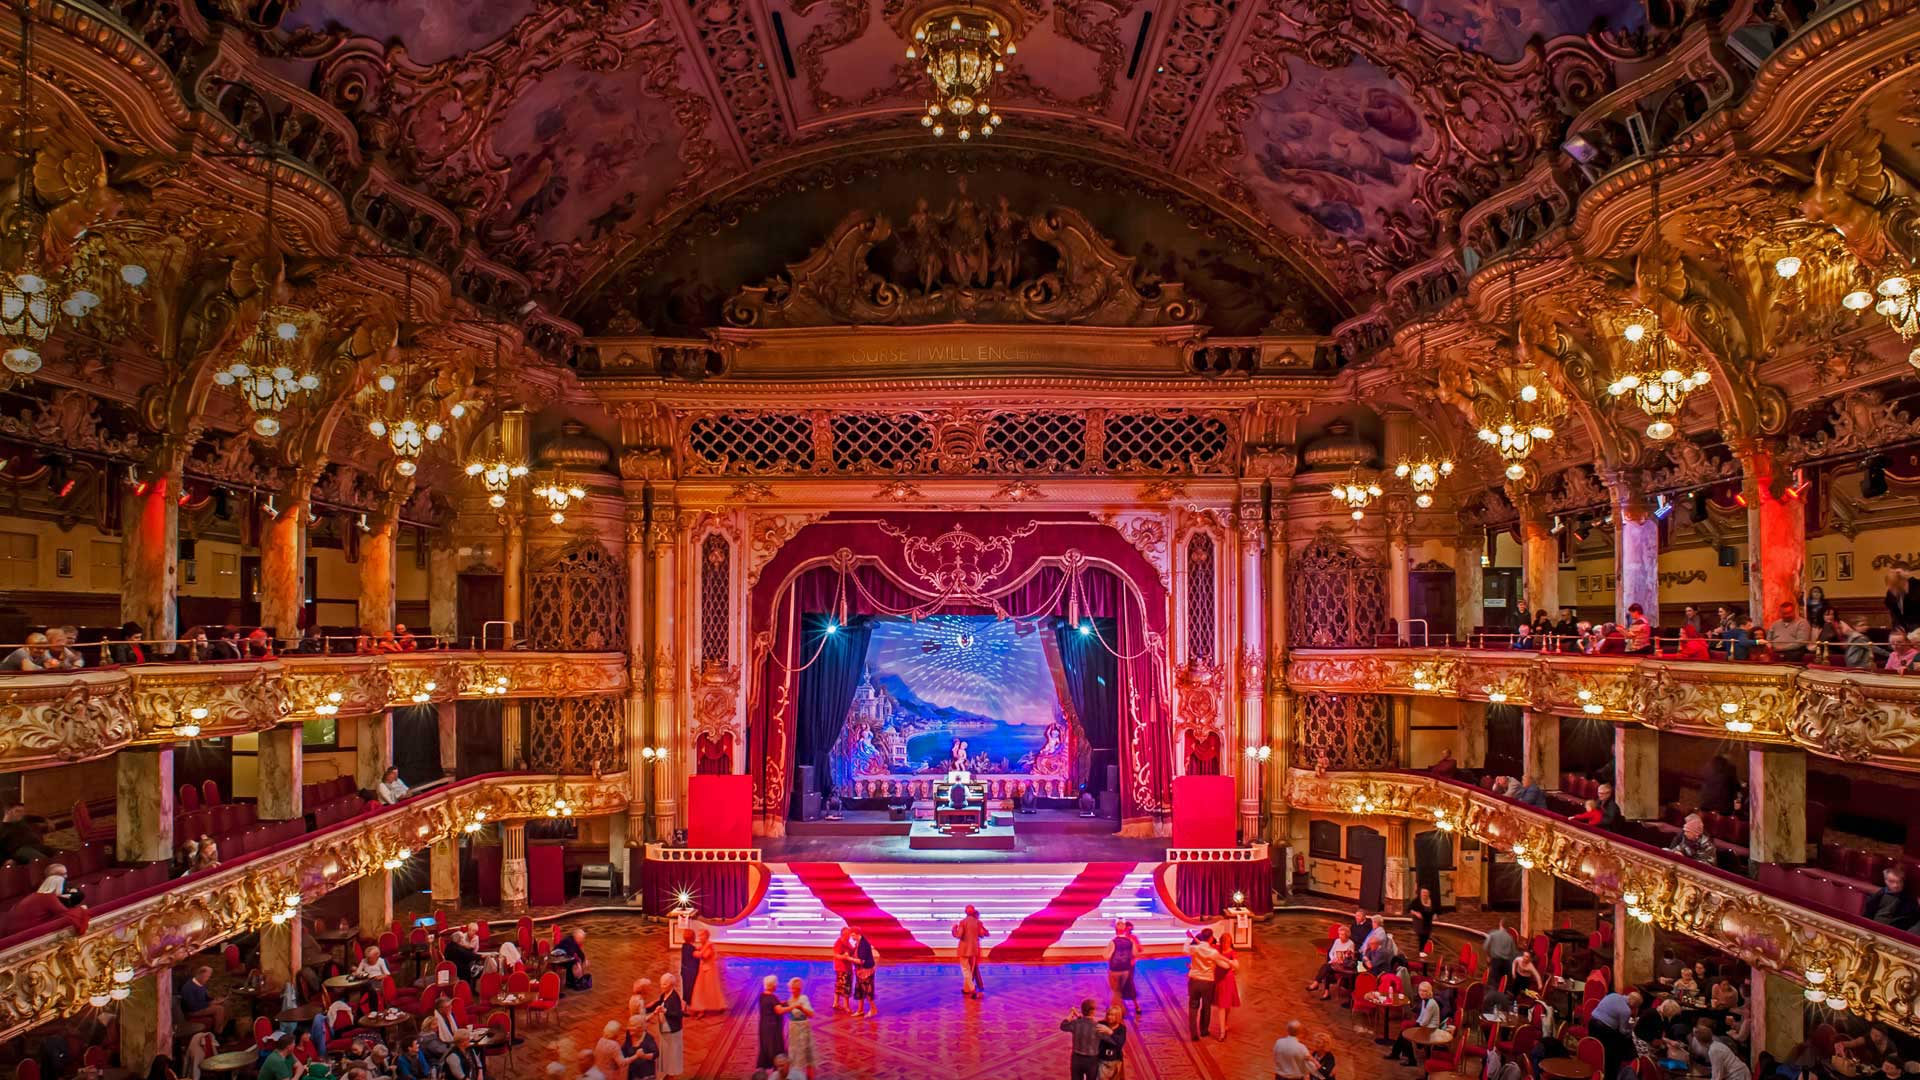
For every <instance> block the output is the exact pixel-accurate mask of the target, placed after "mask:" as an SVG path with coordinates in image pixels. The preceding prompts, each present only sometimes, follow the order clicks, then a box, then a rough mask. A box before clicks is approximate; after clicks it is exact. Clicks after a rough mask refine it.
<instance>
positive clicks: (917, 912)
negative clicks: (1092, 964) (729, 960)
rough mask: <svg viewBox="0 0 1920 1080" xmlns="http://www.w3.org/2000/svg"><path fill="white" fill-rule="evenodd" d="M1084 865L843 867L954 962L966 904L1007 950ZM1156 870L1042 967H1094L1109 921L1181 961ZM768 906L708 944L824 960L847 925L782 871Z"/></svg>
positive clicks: (1146, 872)
mask: <svg viewBox="0 0 1920 1080" xmlns="http://www.w3.org/2000/svg"><path fill="white" fill-rule="evenodd" d="M1086 865H1087V864H1085V863H1018V864H964V863H961V864H949V865H943V866H940V867H937V868H936V867H929V866H926V865H924V864H909V863H869V864H858V863H854V864H848V865H847V866H846V867H845V870H846V873H847V876H848V877H849V878H851V879H852V882H853V884H855V885H857V886H858V887H859V889H860V890H861V891H862V892H864V893H866V895H867V897H868V898H869V899H871V900H872V901H873V902H874V904H876V905H877V906H879V907H880V908H881V909H882V910H883V911H885V912H886V913H887V915H889V916H891V917H892V918H893V919H895V920H897V921H898V922H899V923H900V925H901V926H902V927H904V928H905V929H906V931H907V932H908V933H910V934H911V935H912V936H913V938H914V939H915V940H916V941H918V942H919V943H920V944H922V945H924V946H926V947H928V948H930V949H932V950H933V952H934V953H935V956H936V958H950V957H952V955H953V947H954V942H953V934H952V929H951V928H952V926H953V924H954V923H955V922H956V921H958V920H959V918H960V916H961V913H962V911H963V910H964V909H965V907H966V906H967V905H968V904H972V905H973V906H974V907H976V908H978V909H979V910H980V917H981V919H982V920H984V921H985V922H986V924H987V929H988V930H989V931H991V934H990V936H989V937H988V938H987V944H988V947H989V948H991V947H992V946H993V945H995V944H998V943H1000V942H1003V941H1005V940H1006V939H1007V935H1008V934H1010V933H1012V932H1013V930H1014V928H1015V927H1017V926H1019V925H1020V924H1021V923H1022V922H1024V921H1025V920H1026V919H1027V918H1028V916H1031V915H1034V914H1035V913H1037V912H1040V911H1041V910H1043V909H1045V908H1046V907H1047V906H1048V904H1049V903H1051V902H1053V901H1054V900H1055V899H1056V898H1057V897H1059V896H1061V894H1062V892H1063V891H1065V890H1066V889H1067V888H1068V886H1069V885H1071V884H1072V883H1073V882H1074V880H1075V878H1076V877H1077V876H1078V875H1079V874H1080V873H1081V871H1082V870H1083V869H1084V868H1085V867H1086ZM1153 866H1154V864H1151V863H1141V864H1139V865H1137V866H1136V867H1135V868H1134V869H1133V870H1131V871H1129V872H1127V873H1126V874H1125V876H1124V877H1122V878H1121V879H1120V881H1119V884H1117V885H1116V886H1114V887H1113V889H1112V890H1111V891H1110V892H1108V893H1107V894H1106V896H1105V897H1104V898H1102V899H1101V900H1100V901H1099V902H1098V903H1096V904H1094V906H1093V908H1092V910H1090V911H1088V912H1087V913H1086V914H1084V915H1082V916H1081V917H1080V918H1078V919H1077V920H1075V921H1074V923H1073V924H1072V925H1071V926H1069V927H1067V928H1066V929H1065V930H1064V931H1063V932H1061V933H1060V935H1059V938H1058V940H1056V941H1054V942H1053V943H1052V945H1051V946H1049V947H1048V948H1047V950H1046V952H1045V958H1046V959H1056V960H1057V959H1076V958H1077V959H1087V958H1097V957H1098V956H1099V955H1100V954H1101V952H1102V951H1104V950H1105V948H1106V945H1107V941H1108V940H1109V939H1110V938H1112V936H1113V922H1114V920H1115V919H1128V920H1131V921H1132V922H1133V923H1134V932H1135V933H1136V934H1137V935H1138V936H1139V937H1140V940H1141V942H1142V944H1144V945H1145V946H1146V949H1147V952H1148V953H1149V954H1166V953H1171V952H1178V951H1179V949H1180V947H1181V946H1182V945H1183V944H1184V943H1185V941H1186V932H1187V930H1188V925H1187V924H1186V923H1184V922H1182V921H1180V920H1179V919H1178V918H1177V917H1175V916H1174V915H1173V914H1172V913H1171V912H1169V911H1167V910H1166V908H1165V907H1164V906H1163V905H1162V904H1161V903H1160V897H1159V895H1158V893H1157V892H1156V890H1155V888H1154V883H1153ZM767 869H768V872H769V873H770V874H771V878H770V880H769V881H768V884H767V892H766V896H765V897H763V898H762V899H761V901H760V905H759V906H758V907H757V908H755V909H754V911H753V913H752V914H750V915H748V916H747V917H746V918H745V919H743V920H741V921H740V922H738V923H734V924H732V925H730V926H721V927H715V928H714V939H715V941H716V942H718V943H720V944H722V945H723V946H731V947H733V948H736V949H739V950H741V951H752V952H756V953H772V954H777V955H812V956H827V955H830V954H831V953H832V950H833V941H834V938H835V937H837V936H838V935H839V933H840V927H841V926H842V925H843V924H844V923H843V920H842V919H841V918H840V917H839V916H838V915H836V914H835V913H834V912H833V911H832V910H830V909H829V908H828V907H827V905H826V904H824V903H822V902H821V900H820V898H819V897H817V896H815V895H814V893H813V891H812V890H811V889H809V888H808V887H807V885H806V883H805V882H804V881H803V880H802V879H801V877H800V875H799V874H797V873H795V872H793V870H792V869H791V868H790V867H789V866H788V865H787V864H785V863H769V864H768V865H767Z"/></svg>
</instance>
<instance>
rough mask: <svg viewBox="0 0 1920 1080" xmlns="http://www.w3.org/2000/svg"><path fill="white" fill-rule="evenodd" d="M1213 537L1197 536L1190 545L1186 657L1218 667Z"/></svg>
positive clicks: (1216, 591) (1188, 554)
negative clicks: (1214, 664)
mask: <svg viewBox="0 0 1920 1080" xmlns="http://www.w3.org/2000/svg"><path fill="white" fill-rule="evenodd" d="M1214 568H1215V558H1214V547H1213V537H1211V536H1208V535H1207V534H1206V533H1198V534H1196V535H1195V536H1194V538H1193V540H1192V541H1191V542H1190V543H1188V544H1187V655H1188V656H1190V657H1192V658H1193V659H1195V660H1204V661H1206V662H1207V663H1209V664H1213V663H1218V662H1219V656H1218V649H1217V648H1215V641H1216V638H1217V637H1218V636H1219V632H1218V626H1217V623H1216V619H1215V612H1217V611H1218V610H1219V604H1218V602H1217V596H1218V588H1217V586H1216V584H1215V579H1216V574H1215V573H1214Z"/></svg>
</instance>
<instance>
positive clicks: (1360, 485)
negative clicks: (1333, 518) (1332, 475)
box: [1333, 465, 1384, 521]
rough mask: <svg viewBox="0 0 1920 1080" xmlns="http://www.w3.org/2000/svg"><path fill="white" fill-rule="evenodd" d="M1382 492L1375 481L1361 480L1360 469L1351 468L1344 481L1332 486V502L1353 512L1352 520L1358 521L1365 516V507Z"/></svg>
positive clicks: (1357, 467) (1356, 467)
mask: <svg viewBox="0 0 1920 1080" xmlns="http://www.w3.org/2000/svg"><path fill="white" fill-rule="evenodd" d="M1382 494H1384V492H1382V491H1381V490H1380V485H1379V483H1378V482H1377V481H1374V480H1370V479H1363V478H1362V477H1361V475H1360V467H1359V466H1358V465H1356V466H1354V467H1353V471H1352V472H1350V473H1348V474H1347V478H1346V480H1344V481H1342V482H1340V483H1337V484H1335V485H1333V501H1334V502H1337V503H1339V504H1340V505H1341V506H1344V507H1346V508H1347V509H1348V510H1350V511H1352V512H1353V520H1355V521H1359V520H1360V519H1361V518H1364V517H1366V516H1367V507H1368V506H1371V505H1372V504H1373V500H1375V499H1377V498H1379V497H1380V496H1381V495H1382Z"/></svg>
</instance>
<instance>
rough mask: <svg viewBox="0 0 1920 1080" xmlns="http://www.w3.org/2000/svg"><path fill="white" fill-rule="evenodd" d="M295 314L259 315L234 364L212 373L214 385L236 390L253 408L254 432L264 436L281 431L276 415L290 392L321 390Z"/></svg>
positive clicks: (275, 313)
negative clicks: (305, 355) (307, 356)
mask: <svg viewBox="0 0 1920 1080" xmlns="http://www.w3.org/2000/svg"><path fill="white" fill-rule="evenodd" d="M294 314H295V313H294V312H291V311H288V310H286V309H283V308H282V309H273V310H270V311H268V312H266V313H265V314H263V315H262V316H261V317H260V324H259V325H258V326H256V327H254V329H253V333H252V334H250V335H248V337H247V339H246V340H245V341H242V342H241V343H240V352H239V355H238V356H237V357H235V359H234V361H233V363H231V364H228V365H227V366H226V367H224V368H221V369H220V370H218V371H216V372H214V373H213V381H214V382H215V383H218V384H219V385H221V386H232V387H236V388H237V389H239V391H240V396H241V397H243V398H245V399H246V402H247V408H249V409H251V410H253V430H254V432H255V433H256V434H259V435H261V436H263V437H265V438H269V439H270V438H272V437H274V436H275V435H278V434H280V414H281V413H283V412H285V411H286V408H287V404H288V403H289V402H290V401H291V400H292V399H293V398H294V396H295V395H297V394H303V393H312V392H313V391H315V390H318V389H320V376H319V375H316V374H315V373H314V372H313V371H312V370H311V369H310V368H309V367H308V366H307V365H306V362H305V358H304V356H303V353H304V352H305V350H304V349H302V348H301V346H300V326H299V324H298V323H296V322H294V321H293V316H294Z"/></svg>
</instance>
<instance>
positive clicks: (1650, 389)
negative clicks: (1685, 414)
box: [1607, 308, 1712, 440]
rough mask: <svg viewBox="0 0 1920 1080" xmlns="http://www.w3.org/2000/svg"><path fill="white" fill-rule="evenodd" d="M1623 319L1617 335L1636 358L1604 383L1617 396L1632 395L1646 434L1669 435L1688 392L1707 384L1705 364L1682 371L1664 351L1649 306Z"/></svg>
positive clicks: (1664, 343)
mask: <svg viewBox="0 0 1920 1080" xmlns="http://www.w3.org/2000/svg"><path fill="white" fill-rule="evenodd" d="M1626 319H1627V321H1626V325H1625V327H1624V328H1622V330H1621V331H1620V336H1621V337H1624V338H1625V339H1626V340H1627V345H1628V347H1629V348H1630V350H1631V351H1632V353H1633V355H1634V357H1635V361H1634V364H1633V367H1632V368H1631V369H1630V370H1629V371H1627V373H1626V374H1624V375H1621V376H1620V377H1619V378H1616V379H1615V380H1613V382H1611V383H1609V384H1608V385H1607V393H1609V394H1611V395H1613V396H1614V397H1616V398H1624V397H1627V396H1629V395H1631V396H1632V398H1633V404H1634V406H1635V407H1636V408H1638V409H1639V410H1640V411H1641V412H1642V413H1644V414H1646V417H1647V438H1649V439H1654V440H1661V439H1671V438H1672V437H1673V433H1674V432H1675V431H1677V430H1679V429H1678V428H1676V427H1675V426H1674V423H1673V421H1674V420H1675V419H1676V418H1677V417H1678V416H1679V415H1680V409H1681V406H1683V405H1685V404H1686V403H1687V395H1688V394H1691V393H1693V392H1694V391H1695V390H1698V389H1700V388H1701V387H1703V386H1705V385H1707V383H1708V382H1710V381H1711V378H1712V377H1711V376H1709V375H1708V374H1707V370H1706V369H1705V368H1699V369H1696V370H1695V371H1694V372H1693V373H1692V374H1690V375H1688V374H1682V373H1681V371H1680V369H1679V367H1677V366H1676V361H1674V360H1673V358H1672V357H1670V356H1669V355H1668V354H1667V336H1666V334H1665V333H1663V332H1662V331H1661V329H1660V318H1659V316H1658V315H1657V314H1655V313H1654V312H1653V310H1652V309H1650V308H1636V309H1635V310H1633V311H1632V312H1629V313H1628V314H1627V317H1626Z"/></svg>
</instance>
